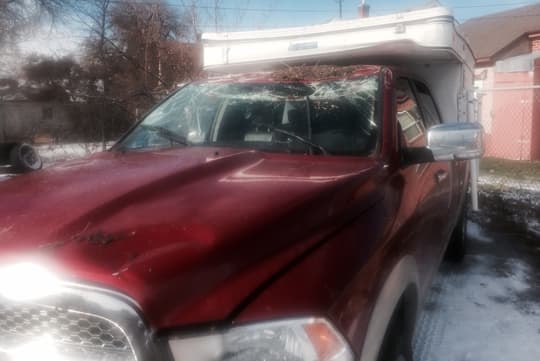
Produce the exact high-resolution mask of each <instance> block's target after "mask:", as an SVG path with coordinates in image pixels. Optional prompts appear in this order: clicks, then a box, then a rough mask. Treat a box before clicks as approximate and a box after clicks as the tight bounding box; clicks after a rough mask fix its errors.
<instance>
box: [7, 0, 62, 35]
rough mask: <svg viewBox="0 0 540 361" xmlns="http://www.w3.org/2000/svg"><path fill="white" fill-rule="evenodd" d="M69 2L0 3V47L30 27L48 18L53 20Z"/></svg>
mask: <svg viewBox="0 0 540 361" xmlns="http://www.w3.org/2000/svg"><path fill="white" fill-rule="evenodd" d="M69 1H70V0H2V1H0V45H5V42H6V41H11V42H13V41H15V40H16V39H17V37H18V36H20V35H21V33H22V32H23V31H24V30H25V29H26V28H27V27H28V26H30V25H32V24H34V23H36V22H38V21H40V20H42V19H43V18H44V17H48V19H49V20H53V21H54V19H55V18H56V17H57V16H58V15H59V14H60V13H61V12H62V10H63V8H64V6H65V5H66V4H67V3H68V2H69Z"/></svg>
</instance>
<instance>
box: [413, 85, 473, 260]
mask: <svg viewBox="0 0 540 361" xmlns="http://www.w3.org/2000/svg"><path fill="white" fill-rule="evenodd" d="M413 83H414V88H415V91H416V97H417V100H418V104H419V105H420V110H421V112H422V117H423V119H424V120H425V122H426V126H427V127H428V129H429V127H431V126H434V125H437V124H440V123H442V119H441V116H440V112H439V110H438V108H437V105H436V103H435V100H434V99H433V97H432V95H431V92H430V91H429V89H428V87H427V86H426V85H425V84H423V83H421V82H419V81H416V80H415V81H413ZM435 166H438V167H439V169H441V170H442V169H444V170H448V181H449V182H448V187H446V186H444V187H440V191H441V192H443V191H444V192H447V194H445V195H444V197H445V199H448V202H449V206H448V208H447V212H448V213H447V215H446V224H445V225H446V227H445V228H444V230H445V232H444V233H443V239H444V240H446V239H448V238H449V237H450V233H451V232H452V229H453V225H454V224H455V221H456V220H457V217H458V216H459V211H460V207H459V205H460V202H461V197H460V195H462V194H464V193H463V188H464V187H463V186H464V181H465V169H466V162H465V161H452V162H438V163H435ZM445 248H446V247H443V249H442V250H441V252H442V251H444V249H445Z"/></svg>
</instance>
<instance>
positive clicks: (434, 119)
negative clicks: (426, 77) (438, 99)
mask: <svg viewBox="0 0 540 361" xmlns="http://www.w3.org/2000/svg"><path fill="white" fill-rule="evenodd" d="M414 86H415V88H416V95H417V97H418V102H419V103H420V108H421V109H422V115H423V116H424V120H425V121H426V126H427V127H428V128H429V127H431V126H433V125H437V124H440V123H441V117H440V116H439V111H438V110H437V106H436V105H435V101H434V100H433V97H432V96H431V93H430V91H429V89H428V88H427V86H425V85H424V84H422V83H420V82H418V81H415V82H414Z"/></svg>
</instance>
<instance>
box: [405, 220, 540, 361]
mask: <svg viewBox="0 0 540 361" xmlns="http://www.w3.org/2000/svg"><path fill="white" fill-rule="evenodd" d="M472 233H473V234H479V235H480V236H481V237H478V238H476V237H475V238H476V240H478V241H480V242H483V241H482V239H479V238H484V237H487V235H488V234H489V232H486V230H484V229H482V228H481V227H480V226H479V225H477V224H474V223H473V227H472ZM493 247H497V245H495V244H494V245H493ZM535 274H536V273H535V271H533V270H532V269H531V268H530V266H529V265H528V264H526V263H525V262H523V261H521V260H519V259H517V258H512V257H510V255H509V256H508V257H505V255H493V254H483V253H481V254H473V255H468V256H467V257H466V259H465V262H464V265H463V267H462V269H456V266H451V265H448V264H443V266H442V270H441V273H440V274H439V275H437V276H436V279H435V281H434V283H433V286H432V288H431V292H430V294H429V295H428V297H427V300H426V304H425V307H424V310H423V312H422V313H421V315H420V317H419V320H418V326H417V329H416V335H415V343H414V349H415V360H416V361H464V360H470V361H507V360H512V361H534V360H539V359H540V303H539V302H538V300H537V299H535V298H534V297H532V298H531V297H527V292H529V291H531V290H532V285H533V284H534V282H535V281H534V278H535V277H536V276H535Z"/></svg>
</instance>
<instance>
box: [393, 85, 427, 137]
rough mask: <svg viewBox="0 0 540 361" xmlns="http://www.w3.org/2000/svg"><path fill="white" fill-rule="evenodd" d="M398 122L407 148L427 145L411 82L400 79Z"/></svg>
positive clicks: (397, 95)
mask: <svg viewBox="0 0 540 361" xmlns="http://www.w3.org/2000/svg"><path fill="white" fill-rule="evenodd" d="M396 109H397V120H398V122H399V125H400V127H401V132H402V135H403V138H404V140H405V142H404V144H405V145H406V146H407V147H423V146H425V145H426V137H425V132H426V128H425V125H424V121H423V120H422V115H421V113H420V109H419V107H418V104H417V102H416V98H415V96H414V93H413V91H412V88H411V85H410V83H409V81H408V80H407V79H405V78H400V79H398V80H397V82H396Z"/></svg>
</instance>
